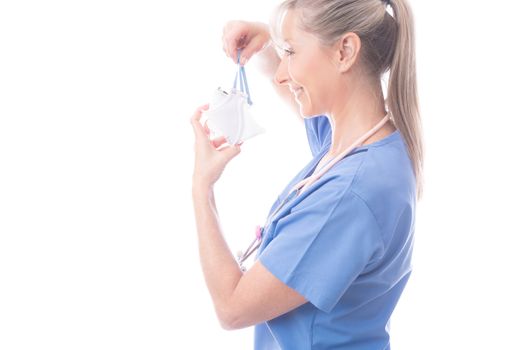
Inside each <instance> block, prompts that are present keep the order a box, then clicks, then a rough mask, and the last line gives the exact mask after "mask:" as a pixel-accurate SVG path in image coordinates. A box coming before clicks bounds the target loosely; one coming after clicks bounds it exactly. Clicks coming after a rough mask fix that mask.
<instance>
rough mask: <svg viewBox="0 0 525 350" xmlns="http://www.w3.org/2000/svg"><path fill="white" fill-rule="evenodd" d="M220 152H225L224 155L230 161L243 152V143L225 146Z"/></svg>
mask: <svg viewBox="0 0 525 350" xmlns="http://www.w3.org/2000/svg"><path fill="white" fill-rule="evenodd" d="M220 152H221V153H224V155H225V156H226V158H227V159H228V161H229V160H231V159H232V158H234V157H235V156H237V155H238V154H239V153H241V145H240V144H236V145H231V146H228V147H224V148H223V149H222V150H221V151H220Z"/></svg>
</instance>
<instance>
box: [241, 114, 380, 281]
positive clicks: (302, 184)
mask: <svg viewBox="0 0 525 350" xmlns="http://www.w3.org/2000/svg"><path fill="white" fill-rule="evenodd" d="M389 114H390V112H388V113H387V114H386V115H385V116H384V117H383V119H381V121H380V122H379V123H377V124H376V125H375V126H374V127H373V128H372V129H370V130H369V131H368V132H366V133H365V134H364V135H363V136H361V137H360V138H358V139H357V140H356V141H355V142H354V143H353V144H352V145H350V147H348V148H347V149H345V150H344V151H343V152H341V153H339V154H338V155H337V156H335V157H333V158H332V159H330V161H329V162H328V163H326V164H325V165H324V166H323V167H322V168H321V169H320V170H319V171H317V172H314V173H313V174H312V175H310V176H309V177H307V178H305V179H303V180H301V181H299V182H298V183H297V184H296V185H295V186H293V187H292V189H291V190H290V191H289V192H288V195H287V196H286V198H285V199H283V201H282V202H281V204H280V205H279V206H278V207H277V208H276V209H275V210H274V211H273V213H272V214H270V215H269V216H268V219H267V220H266V223H265V224H264V226H263V227H261V226H256V228H255V239H254V240H253V241H252V243H251V244H250V245H249V247H248V249H246V250H245V251H244V253H242V251H239V252H238V254H237V263H238V264H239V267H240V269H241V271H242V272H245V271H246V268H245V267H244V266H243V263H244V261H246V259H248V258H249V257H250V256H251V255H252V254H253V253H254V252H255V251H256V250H257V249H258V248H259V247H260V246H261V243H262V236H263V231H264V230H265V229H266V227H267V226H268V224H269V223H270V222H271V221H272V219H273V218H274V217H275V215H276V214H277V212H278V211H279V210H280V209H281V208H282V207H283V206H284V204H286V202H288V200H289V199H290V198H292V197H293V196H291V195H292V194H293V195H294V196H295V195H297V196H299V194H300V193H301V190H304V189H305V188H307V187H308V186H310V185H311V184H312V183H314V182H315V181H316V180H317V179H319V178H320V177H321V176H323V175H324V174H325V173H326V172H327V171H328V170H330V168H331V167H332V166H334V165H335V164H336V163H337V162H338V161H339V160H341V159H343V158H344V157H345V156H346V155H348V154H349V153H350V152H352V151H353V150H354V148H356V147H358V145H362V144H363V143H364V142H365V141H366V140H367V139H368V138H370V137H371V136H372V135H374V134H375V133H376V132H377V131H378V130H379V129H381V127H383V125H385V124H386V123H387V122H388V120H389V119H390V115H389Z"/></svg>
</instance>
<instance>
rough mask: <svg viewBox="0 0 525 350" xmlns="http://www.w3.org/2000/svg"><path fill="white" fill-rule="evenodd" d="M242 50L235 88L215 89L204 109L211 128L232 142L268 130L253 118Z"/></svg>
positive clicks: (203, 114)
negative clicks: (242, 61)
mask: <svg viewBox="0 0 525 350" xmlns="http://www.w3.org/2000/svg"><path fill="white" fill-rule="evenodd" d="M239 58H240V51H239V53H238V57H237V63H238V64H239V72H238V73H237V74H236V76H235V81H234V83H233V88H232V89H231V90H230V92H227V91H225V90H224V89H221V88H220V87H219V88H217V89H216V90H215V93H214V94H213V96H212V98H211V101H210V106H209V108H208V110H206V111H203V113H202V116H203V117H204V118H205V119H206V122H207V124H208V127H209V129H210V130H211V131H212V132H213V133H214V134H218V135H222V136H224V137H225V138H226V141H227V142H228V143H229V144H230V145H233V144H237V143H239V142H242V141H244V140H247V139H249V138H252V137H254V136H257V135H259V134H262V133H263V132H265V131H266V130H265V129H264V128H263V127H261V126H260V125H259V124H257V122H256V121H255V120H254V119H253V116H252V114H251V105H252V104H253V103H252V101H251V98H250V92H249V90H248V83H247V81H246V73H245V71H244V67H241V66H240V63H239ZM238 76H239V77H240V79H239V80H240V90H238V89H237V77H238Z"/></svg>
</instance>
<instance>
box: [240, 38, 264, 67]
mask: <svg viewBox="0 0 525 350" xmlns="http://www.w3.org/2000/svg"><path fill="white" fill-rule="evenodd" d="M265 43H266V40H265V38H264V37H263V36H261V35H259V36H256V37H255V38H253V39H252V40H251V41H250V43H249V44H248V45H247V46H246V47H245V48H244V49H243V50H242V53H241V65H242V66H244V65H245V64H246V62H248V60H249V59H250V58H251V57H252V56H253V55H254V54H255V53H256V52H258V51H260V50H261V49H262V48H263V46H264V44H265Z"/></svg>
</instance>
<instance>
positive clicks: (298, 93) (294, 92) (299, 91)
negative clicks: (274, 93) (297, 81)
mask: <svg viewBox="0 0 525 350" xmlns="http://www.w3.org/2000/svg"><path fill="white" fill-rule="evenodd" d="M292 92H293V94H294V95H295V98H297V97H299V95H301V93H302V92H303V88H299V89H294V90H292Z"/></svg>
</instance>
